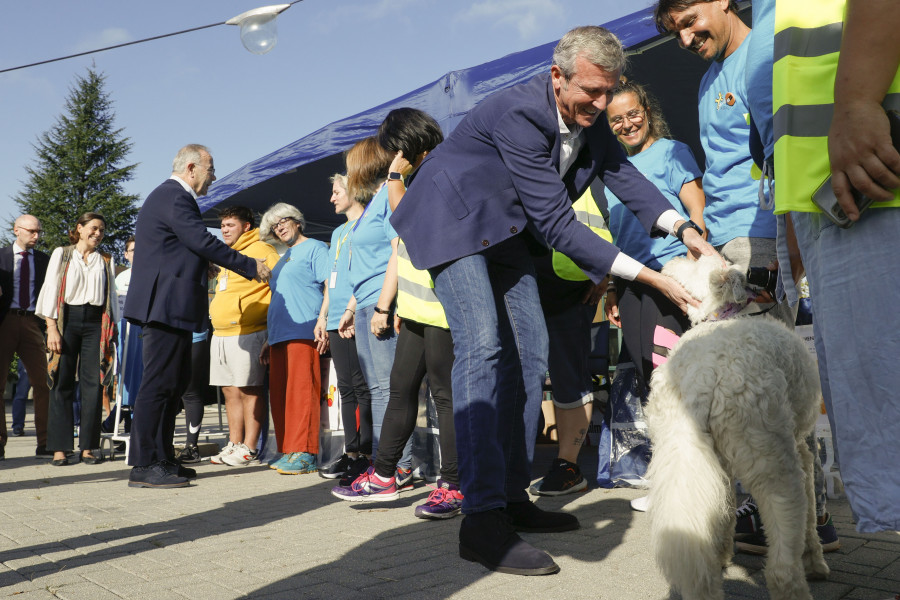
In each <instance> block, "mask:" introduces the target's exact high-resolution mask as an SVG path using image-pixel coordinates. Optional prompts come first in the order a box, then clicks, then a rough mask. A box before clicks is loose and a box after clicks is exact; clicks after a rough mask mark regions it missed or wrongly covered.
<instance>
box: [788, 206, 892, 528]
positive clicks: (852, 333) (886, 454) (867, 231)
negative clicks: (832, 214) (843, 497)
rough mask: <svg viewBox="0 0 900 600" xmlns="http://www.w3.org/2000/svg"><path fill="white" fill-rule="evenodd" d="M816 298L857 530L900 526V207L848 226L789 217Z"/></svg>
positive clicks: (829, 401) (834, 424) (824, 370)
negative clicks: (899, 501) (899, 263)
mask: <svg viewBox="0 0 900 600" xmlns="http://www.w3.org/2000/svg"><path fill="white" fill-rule="evenodd" d="M791 219H792V221H793V224H794V231H795V232H796V234H797V243H798V245H799V246H800V254H801V256H802V258H803V265H804V267H805V268H806V275H807V278H808V280H809V291H810V297H811V298H812V307H813V308H812V310H813V330H814V331H815V343H816V354H817V357H818V362H819V378H820V380H821V383H822V394H823V396H824V398H825V404H826V407H827V409H828V419H829V421H831V431H832V433H833V434H834V435H835V450H836V451H837V452H838V453H839V454H838V456H839V459H840V465H841V466H840V469H841V479H842V480H843V482H844V488H845V489H846V491H847V498H848V499H849V500H850V505H851V507H852V508H853V512H854V513H855V515H856V517H857V525H856V529H857V531H861V532H874V531H896V530H900V515H898V512H897V497H898V496H900V469H898V468H897V465H898V464H900V445H898V444H897V440H898V439H900V370H898V369H897V357H898V356H900V319H898V318H897V306H898V305H900V269H898V268H897V259H898V256H900V237H898V236H897V231H900V209H898V208H872V209H869V211H868V212H866V213H864V214H863V216H862V218H861V219H860V220H859V221H858V222H857V223H856V224H855V225H854V226H853V227H851V228H850V229H841V228H839V227H837V226H835V225H833V224H832V223H831V222H830V221H829V220H828V219H827V218H826V217H825V216H824V215H821V214H818V213H796V212H794V213H791Z"/></svg>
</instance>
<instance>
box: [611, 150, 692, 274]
mask: <svg viewBox="0 0 900 600" xmlns="http://www.w3.org/2000/svg"><path fill="white" fill-rule="evenodd" d="M628 160H629V161H631V163H632V164H633V165H634V166H635V168H637V170H638V171H640V172H641V173H642V174H643V175H644V177H646V178H647V179H648V180H649V181H650V183H652V184H653V185H655V186H656V187H658V188H659V191H660V192H662V195H663V196H665V198H666V200H668V201H669V203H670V204H671V205H672V208H674V209H675V210H677V211H678V213H679V214H680V215H681V216H682V217H684V218H685V219H688V218H689V215H688V212H687V210H686V209H685V208H684V206H683V205H682V204H681V200H680V199H679V197H678V194H679V193H680V192H681V187H682V186H683V185H684V184H686V183H687V182H689V181H693V180H695V179H697V178H698V177H700V176H701V175H702V172H701V171H700V167H698V166H697V160H696V159H695V158H694V153H693V152H691V149H690V148H689V147H688V146H687V145H686V144H683V143H681V142H677V141H675V140H670V139H666V138H663V139H659V140H656V141H655V142H654V143H653V144H651V145H650V147H649V148H647V149H646V150H644V151H643V152H640V153H638V154H635V155H634V156H629V157H628ZM606 199H607V203H608V206H609V231H610V233H612V236H613V241H614V242H615V244H616V246H618V248H619V250H621V251H622V252H624V253H625V254H627V255H628V256H630V257H632V258H633V259H635V260H637V261H640V262H641V263H643V264H644V265H646V266H648V267H650V268H651V269H654V270H656V271H658V270H660V269H661V268H662V266H663V265H664V264H666V262H668V261H669V259H672V258H675V257H676V256H680V255H683V254H685V248H684V244H682V243H681V242H679V241H678V238H676V237H675V236H671V235H667V236H666V237H662V238H651V237H650V236H649V235H648V234H647V230H645V229H644V226H643V225H641V222H640V221H638V219H637V217H635V216H634V213H632V212H631V211H630V210H628V209H627V208H625V205H623V204H622V202H621V201H619V199H618V198H617V197H616V195H615V194H613V193H612V192H611V191H610V190H609V188H607V189H606Z"/></svg>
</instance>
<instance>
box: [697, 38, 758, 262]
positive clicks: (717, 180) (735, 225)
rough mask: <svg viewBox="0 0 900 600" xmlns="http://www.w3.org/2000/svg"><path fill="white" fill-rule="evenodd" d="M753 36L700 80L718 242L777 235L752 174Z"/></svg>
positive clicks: (713, 238) (711, 214)
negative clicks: (749, 69)
mask: <svg viewBox="0 0 900 600" xmlns="http://www.w3.org/2000/svg"><path fill="white" fill-rule="evenodd" d="M752 35H753V34H752V33H750V34H748V35H747V38H746V39H745V40H744V41H743V43H742V44H741V45H740V46H738V48H737V50H735V51H734V52H732V53H731V56H729V57H728V58H726V59H725V60H724V61H722V62H714V63H713V64H712V66H710V68H709V70H707V71H706V74H705V75H704V76H703V80H702V81H701V82H700V94H699V113H700V142H701V143H702V144H703V150H704V151H705V152H706V171H705V173H704V174H703V192H704V193H705V194H706V209H705V210H704V211H703V218H704V219H705V220H706V226H707V227H708V228H709V243H711V244H712V245H713V246H721V245H722V244H725V243H726V242H730V241H731V240H733V239H734V238H738V237H759V238H769V239H775V215H774V214H773V213H772V211H763V210H760V208H759V196H758V193H759V182H758V181H755V180H754V179H753V178H752V176H751V168H752V166H753V159H752V158H751V157H750V145H749V144H750V125H749V124H748V121H747V119H748V115H749V112H748V110H747V104H746V102H747V91H746V90H747V88H746V85H747V84H746V80H745V78H744V69H745V67H746V64H747V48H748V47H749V46H750V41H751V37H752Z"/></svg>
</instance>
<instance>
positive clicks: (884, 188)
mask: <svg viewBox="0 0 900 600" xmlns="http://www.w3.org/2000/svg"><path fill="white" fill-rule="evenodd" d="M897 23H900V3H898V2H896V1H895V0H848V2H847V19H846V21H845V22H844V36H843V40H842V42H841V55H840V59H839V62H838V69H837V76H836V79H835V82H834V117H833V119H832V121H831V129H830V130H829V132H828V155H829V159H830V161H831V174H832V179H831V185H832V187H833V188H834V193H835V195H836V196H837V198H838V202H839V203H840V205H841V208H842V209H843V210H844V212H845V213H846V214H847V216H848V217H850V219H851V220H853V221H855V220H857V219H858V218H859V211H858V210H857V208H856V203H855V202H854V200H853V197H852V195H851V194H850V186H851V185H852V186H853V187H854V188H856V189H857V190H859V191H860V192H862V193H864V194H865V195H867V196H869V197H870V198H873V199H875V200H890V199H892V198H893V193H892V192H891V191H889V190H894V189H897V188H900V177H898V175H900V154H898V153H897V151H896V150H895V149H894V147H893V145H892V144H891V137H890V127H889V125H888V119H887V116H886V115H885V113H884V110H883V108H882V107H881V102H882V101H883V100H884V97H885V94H887V91H888V88H889V87H890V84H891V81H892V80H893V79H894V76H895V75H896V74H897V67H898V65H900V36H898V35H897Z"/></svg>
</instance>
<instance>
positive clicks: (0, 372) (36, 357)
mask: <svg viewBox="0 0 900 600" xmlns="http://www.w3.org/2000/svg"><path fill="white" fill-rule="evenodd" d="M13 353H16V354H18V355H19V360H21V361H22V363H23V364H24V365H25V372H26V373H28V378H29V379H30V380H31V385H32V386H33V387H34V428H35V430H36V432H37V443H38V446H45V445H46V444H47V410H48V408H47V407H48V406H49V400H50V388H49V387H47V345H46V344H45V343H44V333H43V332H42V331H41V326H40V323H39V322H38V320H37V318H36V317H35V316H34V315H33V314H17V313H15V312H13V311H12V310H11V311H10V312H8V313H6V317H5V318H4V319H3V322H2V323H0V411H3V413H2V414H3V418H2V419H0V446H6V438H7V431H6V407H5V406H4V402H3V395H4V394H3V392H4V391H5V390H6V375H7V373H8V372H9V363H11V362H12V358H13ZM71 435H72V434H71V432H69V436H70V437H71Z"/></svg>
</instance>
